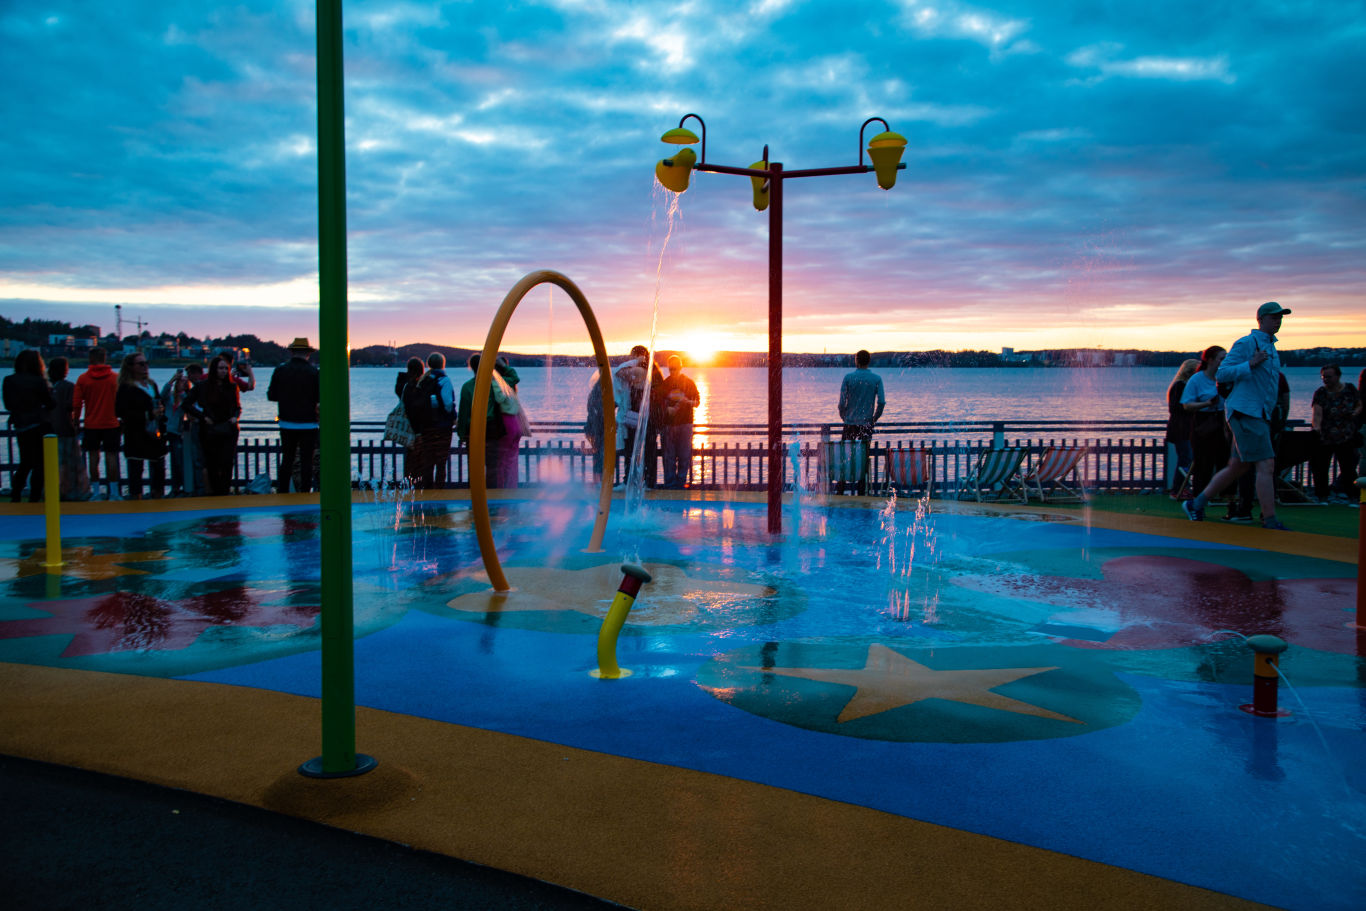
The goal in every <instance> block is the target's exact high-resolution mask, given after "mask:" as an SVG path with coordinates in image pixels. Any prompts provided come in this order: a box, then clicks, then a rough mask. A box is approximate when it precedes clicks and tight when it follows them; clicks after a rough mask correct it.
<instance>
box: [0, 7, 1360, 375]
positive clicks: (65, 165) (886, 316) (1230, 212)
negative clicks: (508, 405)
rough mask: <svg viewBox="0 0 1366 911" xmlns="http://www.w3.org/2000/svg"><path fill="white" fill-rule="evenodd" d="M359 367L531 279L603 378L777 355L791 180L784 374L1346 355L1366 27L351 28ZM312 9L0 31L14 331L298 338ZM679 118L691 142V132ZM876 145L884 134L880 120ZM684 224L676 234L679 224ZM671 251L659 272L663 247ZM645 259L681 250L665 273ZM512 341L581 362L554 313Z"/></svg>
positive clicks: (724, 10) (894, 19) (166, 14)
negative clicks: (879, 165) (773, 274)
mask: <svg viewBox="0 0 1366 911" xmlns="http://www.w3.org/2000/svg"><path fill="white" fill-rule="evenodd" d="M344 22H345V28H346V49H345V53H346V73H347V85H346V105H347V115H348V116H347V171H348V174H347V176H348V188H349V202H348V220H349V223H348V230H349V264H350V265H349V271H350V301H351V305H350V342H351V345H352V346H353V347H360V346H364V345H369V344H378V343H386V342H390V341H392V342H395V343H397V344H406V343H409V342H433V343H441V344H448V345H456V346H465V347H476V346H480V345H482V344H483V339H484V335H485V333H486V332H487V330H488V326H489V321H490V319H491V318H492V316H493V313H494V311H495V309H496V308H497V306H498V304H499V302H500V301H501V300H502V297H503V295H504V294H505V293H506V292H507V290H508V289H509V288H510V287H511V286H512V284H513V283H514V282H515V281H516V280H517V279H518V278H519V277H521V276H522V275H523V274H525V273H527V272H530V271H532V270H535V269H557V270H559V271H562V272H564V273H565V274H566V275H568V276H569V277H570V278H572V279H573V280H574V281H576V282H577V283H578V284H579V286H580V287H581V288H582V289H583V290H584V292H585V293H586V294H587V296H588V298H589V300H590V302H591V303H592V305H593V307H594V309H595V311H596V312H597V314H598V319H599V321H600V323H601V324H602V326H603V330H604V335H605V336H606V338H607V341H608V344H609V347H610V348H611V349H612V350H613V352H614V353H619V352H620V351H621V350H623V349H624V348H625V347H627V346H629V345H631V344H633V343H636V342H638V341H647V340H648V336H649V333H650V329H651V325H652V312H653V304H654V302H655V299H656V294H658V301H659V315H658V322H657V333H658V346H659V347H665V348H683V349H696V350H698V351H701V350H703V349H709V348H723V349H731V350H762V349H764V348H765V347H766V341H765V333H766V321H767V278H768V261H767V249H768V217H767V214H760V213H758V212H755V211H754V209H753V208H752V207H751V205H750V188H749V183H748V181H747V180H745V179H743V178H739V177H731V176H723V175H716V174H697V175H694V177H693V183H692V188H691V189H690V190H689V191H688V192H687V193H686V194H684V195H682V196H681V197H679V198H678V202H679V209H678V213H677V215H676V217H673V218H672V219H671V217H670V212H669V208H670V206H669V202H670V199H671V198H672V194H670V193H668V192H667V191H664V190H663V189H662V188H659V187H657V186H654V185H653V183H654V181H653V169H654V164H655V162H656V160H658V159H659V158H662V157H665V156H666V155H670V154H672V153H673V152H674V151H676V150H677V147H671V146H665V145H663V144H661V143H660V142H659V136H660V134H661V133H663V132H664V131H665V130H667V129H669V128H671V127H674V126H677V125H678V122H679V119H680V118H681V117H682V116H683V115H684V114H687V113H690V112H695V113H697V114H700V115H701V116H702V117H703V118H704V119H705V121H706V124H707V131H708V132H707V159H708V161H709V162H713V163H718V164H730V165H737V166H747V165H748V164H749V163H750V162H752V161H754V160H755V159H757V158H759V157H760V156H761V153H762V150H763V146H764V145H765V144H768V145H769V146H770V149H771V157H772V158H773V159H774V160H776V161H781V162H782V163H783V164H784V166H785V167H786V168H788V169H794V168H816V167H829V166H836V165H848V164H855V163H857V160H858V131H859V126H860V124H861V123H862V122H863V121H864V120H865V119H866V118H868V117H871V116H875V115H876V116H880V117H883V118H885V119H886V120H887V121H888V122H889V123H890V125H891V127H892V129H894V130H896V131H898V132H900V133H902V134H903V135H905V136H906V137H907V139H908V140H909V146H908V148H907V151H906V156H905V159H904V160H905V161H906V163H907V169H906V170H905V171H902V172H901V175H900V178H899V181H898V183H897V186H896V187H895V188H894V189H893V190H891V191H890V192H884V191H882V190H879V189H878V188H877V186H876V184H875V182H874V179H873V177H872V176H871V175H857V176H840V177H826V178H818V179H812V180H801V181H791V182H789V183H788V184H787V186H786V199H785V202H786V205H785V225H784V233H785V239H786V246H785V262H786V281H785V293H784V297H785V305H786V320H785V338H786V341H785V348H786V349H787V350H788V351H794V352H795V351H816V352H818V351H852V350H855V349H857V348H865V347H866V348H869V349H873V350H887V349H930V348H948V349H962V348H986V349H993V350H996V349H999V348H1001V347H1002V346H1011V347H1014V348H1018V349H1030V348H1044V347H1066V346H1096V347H1107V348H1133V347H1137V348H1157V349H1167V350H1195V349H1198V348H1202V347H1204V346H1206V345H1209V344H1216V343H1217V344H1224V345H1227V344H1228V343H1230V342H1231V341H1232V340H1233V339H1234V338H1236V337H1237V336H1238V335H1240V334H1243V333H1244V332H1245V331H1246V330H1247V329H1248V328H1250V327H1251V325H1252V323H1253V320H1252V314H1253V311H1254V310H1255V308H1256V306H1257V305H1258V304H1259V303H1261V302H1262V301H1265V300H1279V301H1280V302H1281V303H1283V304H1284V305H1285V306H1287V307H1290V308H1292V309H1293V310H1294V314H1293V315H1292V316H1291V317H1290V318H1288V319H1287V320H1286V322H1285V327H1284V329H1283V330H1282V334H1281V340H1282V346H1283V347H1288V348H1301V347H1311V346H1317V345H1332V346H1344V345H1366V231H1363V228H1364V227H1366V136H1364V135H1363V133H1366V116H1364V115H1366V76H1364V75H1363V74H1366V66H1363V64H1362V61H1363V60H1366V7H1363V4H1362V3H1360V2H1341V0H1340V2H1294V0H1285V2H1260V0H1242V2H1237V3H1222V2H1214V3H1207V4H1191V3H1189V2H1184V0H1183V2H1168V0H1156V2H1148V3H1113V2H1069V3H1058V2H1043V0H1006V2H983V3H962V2H956V0H889V2H878V0H869V2H857V3H849V2H847V0H839V2H834V0H831V2H801V0H791V2H786V0H757V2H751V3H745V2H744V0H740V2H738V3H737V2H735V0H728V2H722V0H676V2H670V3H654V2H640V3H625V2H614V0H551V2H541V3H515V2H513V3H490V2H478V0H470V2H394V0H352V2H346V3H345V5H344ZM314 40H315V39H314V13H313V3H312V2H305V0H274V2H266V0H234V2H231V3H217V2H213V0H194V2H188V0H186V2H182V0H156V2H150V0H124V2H121V3H90V2H86V0H80V2H78V0H54V2H46V0H29V2H24V3H17V2H13V3H11V2H6V3H0V47H3V51H4V54H3V59H4V61H5V70H6V76H5V84H6V91H5V92H4V93H3V94H0V112H2V113H3V115H4V116H3V120H4V123H5V125H6V126H5V130H4V132H3V134H0V166H3V173H4V180H3V183H2V184H0V199H2V200H3V204H2V205H0V315H4V316H6V317H8V318H10V319H22V318H23V317H26V316H31V317H43V318H51V319H60V320H66V321H68V322H72V323H80V322H91V323H94V324H96V325H99V326H100V327H101V328H102V329H103V330H104V331H111V330H112V329H113V327H114V308H113V305H114V304H116V303H120V304H123V306H124V314H125V318H126V319H129V320H131V319H133V318H135V317H138V316H140V317H141V318H142V319H144V320H146V321H147V322H148V323H149V326H148V328H149V329H150V330H151V331H152V332H154V333H156V332H162V331H171V332H175V331H180V330H184V331H187V332H189V333H191V334H193V335H214V336H218V335H223V334H228V333H248V332H250V333H255V334H257V335H259V336H262V337H263V338H267V339H275V340H279V341H287V340H289V339H290V338H293V337H294V336H296V335H306V336H309V337H310V338H314V339H316V337H317V332H318V327H317V305H316V298H317V285H316V282H317V214H316V212H317V203H316V140H315V136H316V120H315V118H316V108H315V88H314ZM690 125H691V126H693V128H694V129H695V128H696V124H695V122H690ZM876 129H880V127H876V128H874V129H870V131H869V135H871V134H872V132H875V131H876ZM671 227H672V234H670V233H669V232H670V228H671ZM666 238H667V244H666V242H665V241H666ZM661 251H662V253H663V255H662V257H661ZM504 347H505V348H506V349H508V350H514V351H545V350H552V351H555V352H559V353H571V352H573V353H579V352H583V351H585V350H586V348H587V343H586V335H585V333H584V331H583V326H582V323H581V322H580V321H579V320H578V317H577V316H576V314H575V313H574V312H573V307H572V304H570V302H569V300H568V298H567V297H565V296H563V295H562V294H560V293H559V292H555V293H553V294H552V293H551V292H549V291H547V290H546V289H544V288H542V289H538V290H536V291H534V292H533V293H532V295H531V296H530V297H529V298H528V299H527V301H526V302H525V303H524V304H523V306H522V307H521V309H520V310H519V311H518V314H517V316H516V318H515V319H514V321H513V325H512V326H511V329H510V331H509V334H508V336H507V339H506V342H505V345H504Z"/></svg>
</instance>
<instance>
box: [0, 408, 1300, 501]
mask: <svg viewBox="0 0 1366 911" xmlns="http://www.w3.org/2000/svg"><path fill="white" fill-rule="evenodd" d="M1292 423H1299V422H1292ZM1163 427H1164V425H1163V423H1162V422H1158V421H1128V422H1125V421H1114V422H1085V423H1083V422H1068V421H1051V422H1049V421H1036V422H1028V423H1026V422H1008V421H998V422H978V423H958V424H955V423H953V422H933V423H929V422H925V423H917V424H886V425H882V424H880V425H878V429H877V435H876V436H875V437H874V439H873V442H872V445H871V447H870V449H869V462H868V489H869V490H870V491H872V492H881V491H884V490H886V489H887V486H888V475H887V465H888V456H889V453H891V452H894V451H896V450H904V449H908V448H917V449H925V450H928V451H929V453H930V459H931V466H932V473H933V486H932V488H931V492H932V494H933V495H938V496H949V495H952V494H953V493H954V492H955V491H956V490H957V487H958V483H959V481H960V479H962V478H964V477H965V476H966V475H967V474H968V473H969V472H971V471H972V469H973V467H974V466H975V465H976V463H977V459H978V457H979V455H980V454H981V452H982V451H983V450H984V449H987V448H989V447H993V446H997V447H999V446H1003V445H1007V446H1025V447H1028V448H1029V449H1030V450H1031V454H1032V455H1037V454H1039V453H1041V452H1042V451H1043V450H1044V449H1045V448H1047V447H1049V446H1054V445H1058V446H1061V445H1085V446H1087V447H1088V450H1089V451H1088V453H1087V455H1086V457H1085V459H1084V460H1083V461H1082V462H1081V463H1079V466H1078V470H1079V472H1080V473H1081V477H1082V479H1083V481H1084V485H1085V487H1086V488H1087V489H1088V490H1096V491H1102V492H1109V493H1154V492H1161V491H1164V490H1165V489H1166V485H1167V483H1168V481H1167V470H1168V458H1169V454H1168V449H1167V445H1166V444H1165V443H1164V442H1163V439H1162V433H1163ZM581 430H582V425H581V424H574V423H558V424H557V423H538V424H535V425H533V431H534V435H533V436H531V437H527V438H523V439H522V441H521V448H520V451H519V458H518V464H519V471H518V476H519V484H520V486H523V487H531V488H536V487H548V486H555V485H588V484H591V483H593V479H592V466H593V456H592V452H591V450H590V449H589V448H588V445H587V443H586V441H585V440H584V438H583V436H582V433H581ZM383 432H384V425H383V423H382V422H378V421H375V422H366V421H357V422H353V423H352V425H351V480H352V483H353V484H354V485H358V486H361V485H363V486H367V487H368V486H386V487H387V486H390V485H393V484H395V483H397V482H398V481H399V479H401V478H402V476H403V458H404V451H403V449H402V447H400V446H398V445H397V444H394V443H390V442H387V441H385V440H384V439H383ZM765 434H766V429H765V428H764V427H763V426H761V425H737V424H717V425H699V426H698V427H697V429H696V433H695V435H694V442H693V454H692V478H691V484H690V487H692V488H694V489H701V490H764V489H766V488H767V485H768V461H769V460H768V450H767V446H766V443H765V442H764V441H763V438H764V436H765ZM0 436H3V438H4V445H3V452H4V459H3V461H2V462H0V479H3V481H0V484H6V485H7V482H8V481H9V480H10V477H11V474H12V472H13V470H14V468H15V467H16V465H17V462H18V450H17V446H16V444H15V437H14V434H13V433H12V432H11V431H8V430H4V431H0ZM838 438H839V426H838V425H829V424H824V425H823V424H788V425H784V427H783V439H784V440H785V443H784V452H783V459H782V464H783V485H784V487H785V488H787V489H791V488H792V487H793V486H794V483H795V484H799V485H800V486H801V487H803V488H804V489H807V490H814V489H817V488H818V487H819V485H820V478H821V470H820V465H819V462H820V459H819V452H820V441H821V440H823V439H838ZM662 454H663V453H662V451H661V452H660V453H659V456H661V457H662ZM279 458H280V438H279V434H278V432H277V431H276V429H275V425H274V424H273V423H270V422H244V423H243V424H242V428H241V437H240V439H239V442H238V448H237V465H236V471H235V474H234V478H233V485H234V488H235V489H243V488H245V487H246V485H247V484H248V483H249V482H250V481H251V480H252V479H253V478H256V477H257V476H259V475H263V474H264V475H267V476H269V477H271V478H272V479H273V478H274V477H275V474H276V470H277V463H278V461H279ZM625 464H626V463H625V456H624V454H619V455H618V458H617V465H616V469H615V472H614V483H622V482H623V481H624V479H625ZM447 466H448V478H449V483H448V486H450V487H453V488H464V487H468V486H469V460H468V453H467V452H466V448H465V446H463V445H461V444H460V443H459V441H458V440H457V441H454V445H453V446H452V448H451V451H450V454H449V456H448V460H447ZM1305 471H1306V466H1304V465H1299V466H1296V468H1295V469H1293V475H1292V476H1293V478H1294V480H1296V481H1297V482H1299V483H1302V482H1303V481H1304V480H1305V478H1304V474H1305ZM123 477H124V478H125V479H126V478H127V472H126V471H125V472H124V473H123ZM168 477H169V472H168ZM655 477H656V478H657V479H658V480H659V481H660V482H662V480H663V468H662V466H661V465H660V464H659V462H658V461H657V462H656V472H655ZM647 478H648V473H647Z"/></svg>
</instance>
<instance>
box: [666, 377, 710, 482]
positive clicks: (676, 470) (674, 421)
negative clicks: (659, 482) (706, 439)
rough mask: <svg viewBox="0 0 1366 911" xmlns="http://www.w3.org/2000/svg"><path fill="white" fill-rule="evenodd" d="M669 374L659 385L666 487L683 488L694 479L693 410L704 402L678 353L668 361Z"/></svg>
mask: <svg viewBox="0 0 1366 911" xmlns="http://www.w3.org/2000/svg"><path fill="white" fill-rule="evenodd" d="M667 365H668V368H669V375H668V376H667V377H665V378H664V381H663V382H662V383H660V384H659V403H660V412H661V413H660V424H661V425H662V426H663V435H664V487H665V489H667V490H682V489H683V488H684V487H686V486H687V485H688V483H689V482H690V481H691V480H692V432H693V409H694V408H696V407H697V406H698V405H700V404H701V403H702V397H701V395H699V394H698V392H697V384H696V383H694V382H693V381H692V378H691V377H689V376H688V375H687V374H685V373H684V372H683V359H682V358H681V357H679V356H678V355H676V354H671V355H669V360H668V361H667Z"/></svg>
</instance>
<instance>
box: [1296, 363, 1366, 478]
mask: <svg viewBox="0 0 1366 911" xmlns="http://www.w3.org/2000/svg"><path fill="white" fill-rule="evenodd" d="M1319 377H1320V378H1321V379H1322V380H1323V385H1322V386H1320V387H1319V388H1317V389H1315V390H1314V400H1313V408H1314V416H1313V422H1312V423H1313V427H1314V430H1315V432H1316V433H1317V434H1318V439H1317V440H1315V446H1314V455H1313V456H1312V457H1311V458H1310V460H1309V468H1310V471H1311V472H1312V473H1313V475H1314V496H1315V497H1316V498H1317V499H1318V500H1319V502H1321V503H1322V502H1329V503H1343V504H1347V503H1351V502H1354V501H1355V500H1356V496H1355V495H1356V478H1355V477H1354V476H1353V472H1354V471H1355V468H1356V464H1357V449H1358V448H1359V446H1358V443H1357V420H1358V419H1359V418H1360V417H1361V394H1360V392H1359V391H1358V390H1357V388H1356V387H1355V386H1353V385H1352V384H1351V383H1344V382H1343V381H1342V368H1341V367H1339V366H1338V365H1337V364H1327V365H1325V366H1324V367H1323V369H1321V370H1320V371H1319ZM1334 460H1336V461H1337V463H1338V476H1337V479H1336V480H1335V481H1334V482H1333V483H1332V485H1331V487H1330V486H1329V483H1328V470H1329V468H1331V467H1332V463H1333V461H1334Z"/></svg>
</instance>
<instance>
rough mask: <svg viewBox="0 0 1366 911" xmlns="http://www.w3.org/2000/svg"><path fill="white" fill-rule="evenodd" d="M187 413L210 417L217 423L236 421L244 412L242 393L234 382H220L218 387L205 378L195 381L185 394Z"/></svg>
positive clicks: (184, 405) (197, 416) (194, 415)
mask: <svg viewBox="0 0 1366 911" xmlns="http://www.w3.org/2000/svg"><path fill="white" fill-rule="evenodd" d="M183 407H184V409H185V412H186V414H189V415H191V416H193V417H194V418H196V419H198V418H201V417H208V418H209V420H211V421H213V422H214V423H215V424H221V423H222V422H224V421H233V422H235V421H236V420H237V418H238V417H240V416H241V414H242V393H240V392H238V391H237V384H236V383H233V382H227V383H220V384H219V385H218V386H217V387H216V388H215V387H214V386H213V385H211V384H210V383H209V381H208V380H205V381H204V382H202V383H195V384H194V387H193V388H191V389H190V391H189V394H188V395H186V396H185V401H184V403H183Z"/></svg>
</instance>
